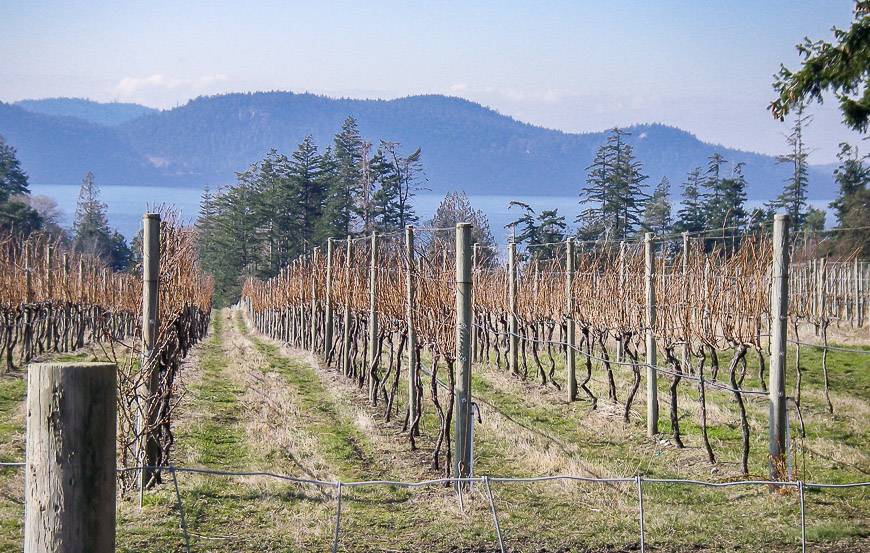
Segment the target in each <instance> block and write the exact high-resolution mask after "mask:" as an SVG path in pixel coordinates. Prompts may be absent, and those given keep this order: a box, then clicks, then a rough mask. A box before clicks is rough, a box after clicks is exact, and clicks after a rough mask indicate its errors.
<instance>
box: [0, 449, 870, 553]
mask: <svg viewBox="0 0 870 553" xmlns="http://www.w3.org/2000/svg"><path fill="white" fill-rule="evenodd" d="M25 464H26V463H21V462H15V463H9V462H4V463H0V467H24V466H25ZM154 468H158V467H148V466H133V467H120V468H117V469H116V471H117V472H118V473H124V472H137V471H141V470H143V469H154ZM160 468H164V469H167V470H169V472H170V473H171V474H172V477H173V481H174V485H175V495H176V501H177V503H178V506H179V511H180V516H179V518H180V522H179V524H180V525H181V528H182V531H183V533H184V538H185V546H186V550H187V551H188V552H189V551H191V547H190V538H189V534H188V530H187V523H186V517H185V514H184V505H183V502H182V498H181V492H180V489H179V487H178V479H177V476H176V473H179V472H181V473H191V474H203V475H209V476H225V477H267V478H273V479H276V480H281V481H286V482H292V483H294V484H303V485H313V486H318V487H322V488H332V489H335V490H336V500H337V501H336V517H335V531H334V534H333V535H334V539H333V546H332V551H334V552H337V550H338V546H339V543H340V531H341V506H342V490H343V488H347V487H356V488H361V487H370V486H386V487H393V488H407V489H416V488H422V487H428V486H433V485H444V486H449V485H454V488H455V489H459V487H460V486H456V484H481V485H483V486H484V488H485V489H486V492H487V498H488V502H489V507H490V513H491V514H492V518H493V525H494V528H495V531H496V536H497V539H498V543H499V548H500V550H501V551H505V548H504V541H503V537H502V530H501V525H500V523H499V520H498V514H497V510H496V507H495V498H494V495H493V493H492V488H491V483H499V484H519V483H524V484H529V483H542V482H552V481H573V482H584V483H593V484H629V483H634V484H635V485H636V487H637V492H638V523H639V527H640V548H641V551H644V550H645V547H646V537H645V525H644V516H645V504H644V497H643V485H644V484H648V485H649V484H652V485H655V484H664V485H679V486H701V487H709V488H715V489H719V488H732V487H740V486H766V487H775V488H788V487H791V488H794V489H795V490H797V492H798V500H799V508H800V535H801V548H802V551H806V546H807V538H806V509H805V501H806V500H805V493H804V492H805V490H806V489H818V490H824V489H855V488H867V487H870V481H861V482H848V483H841V484H832V483H816V482H804V481H803V480H797V481H778V480H736V481H730V482H710V481H705V480H693V479H684V478H644V477H643V475H641V474H636V475H634V476H630V477H619V476H617V477H593V476H577V475H570V474H559V475H548V476H529V477H503V476H502V477H498V476H488V475H482V476H475V477H468V478H458V477H445V478H434V479H430V480H418V481H402V480H359V481H350V482H344V481H341V480H334V481H329V480H317V479H311V478H298V477H295V476H289V475H285V474H280V473H276V472H271V471H255V470H221V469H212V468H206V467H179V466H175V465H171V464H170V465H167V466H163V467H160Z"/></svg>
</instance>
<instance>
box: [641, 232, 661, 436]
mask: <svg viewBox="0 0 870 553" xmlns="http://www.w3.org/2000/svg"><path fill="white" fill-rule="evenodd" d="M643 246H644V254H645V255H644V256H645V258H646V264H645V275H644V280H645V282H646V365H647V369H646V433H647V436H649V437H653V436H655V435H656V434H658V433H659V400H658V373H657V372H656V364H657V360H656V336H655V326H656V292H655V271H656V260H655V250H654V249H653V247H654V244H653V233H651V232H647V233H646V234H645V235H644V239H643Z"/></svg>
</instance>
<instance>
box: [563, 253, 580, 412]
mask: <svg viewBox="0 0 870 553" xmlns="http://www.w3.org/2000/svg"><path fill="white" fill-rule="evenodd" d="M565 311H566V313H567V315H568V316H567V318H566V319H565V334H566V336H565V338H566V340H565V343H566V344H567V345H566V347H565V368H566V369H567V370H568V401H574V400H575V399H577V357H576V355H575V354H576V349H575V347H576V342H577V337H576V328H575V325H574V239H573V238H568V241H567V242H566V243H565Z"/></svg>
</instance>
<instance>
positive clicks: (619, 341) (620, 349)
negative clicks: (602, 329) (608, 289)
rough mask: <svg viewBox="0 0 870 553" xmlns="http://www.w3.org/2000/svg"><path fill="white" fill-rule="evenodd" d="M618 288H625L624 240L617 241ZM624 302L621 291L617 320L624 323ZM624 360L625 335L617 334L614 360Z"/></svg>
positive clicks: (625, 299)
mask: <svg viewBox="0 0 870 553" xmlns="http://www.w3.org/2000/svg"><path fill="white" fill-rule="evenodd" d="M619 289H620V291H623V290H625V241H624V240H620V241H619ZM626 304H627V296H626V294H625V293H624V292H623V297H622V298H621V300H620V306H619V320H620V322H621V323H623V324H624V323H625V312H626ZM623 361H625V337H624V336H621V335H620V336H617V338H616V362H617V363H622V362H623Z"/></svg>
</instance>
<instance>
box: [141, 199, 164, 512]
mask: <svg viewBox="0 0 870 553" xmlns="http://www.w3.org/2000/svg"><path fill="white" fill-rule="evenodd" d="M142 224H143V233H142V363H141V365H140V366H141V370H142V371H143V372H144V374H145V378H144V379H143V380H142V383H143V389H142V393H141V394H140V395H139V433H140V444H139V452H140V453H139V460H140V462H141V463H142V466H143V467H153V466H156V465H157V460H158V456H159V454H160V442H159V440H158V438H157V436H156V435H155V432H156V428H157V424H158V418H159V405H158V401H157V400H158V391H159V388H160V371H159V370H158V367H157V363H156V361H157V357H156V355H155V353H156V348H155V345H156V341H157V332H158V329H159V328H160V319H159V317H160V314H159V305H158V301H159V300H158V298H159V296H158V286H159V284H158V283H159V280H160V214H159V213H146V214H145V216H144V217H143V218H142ZM139 477H140V480H139V493H140V496H139V497H140V501H141V497H142V495H141V494H142V491H143V490H144V489H145V488H146V487H148V486H149V485H151V484H152V483H153V480H154V477H155V474H154V471H153V469H150V468H144V469H142V471H141V473H140V475H139Z"/></svg>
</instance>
